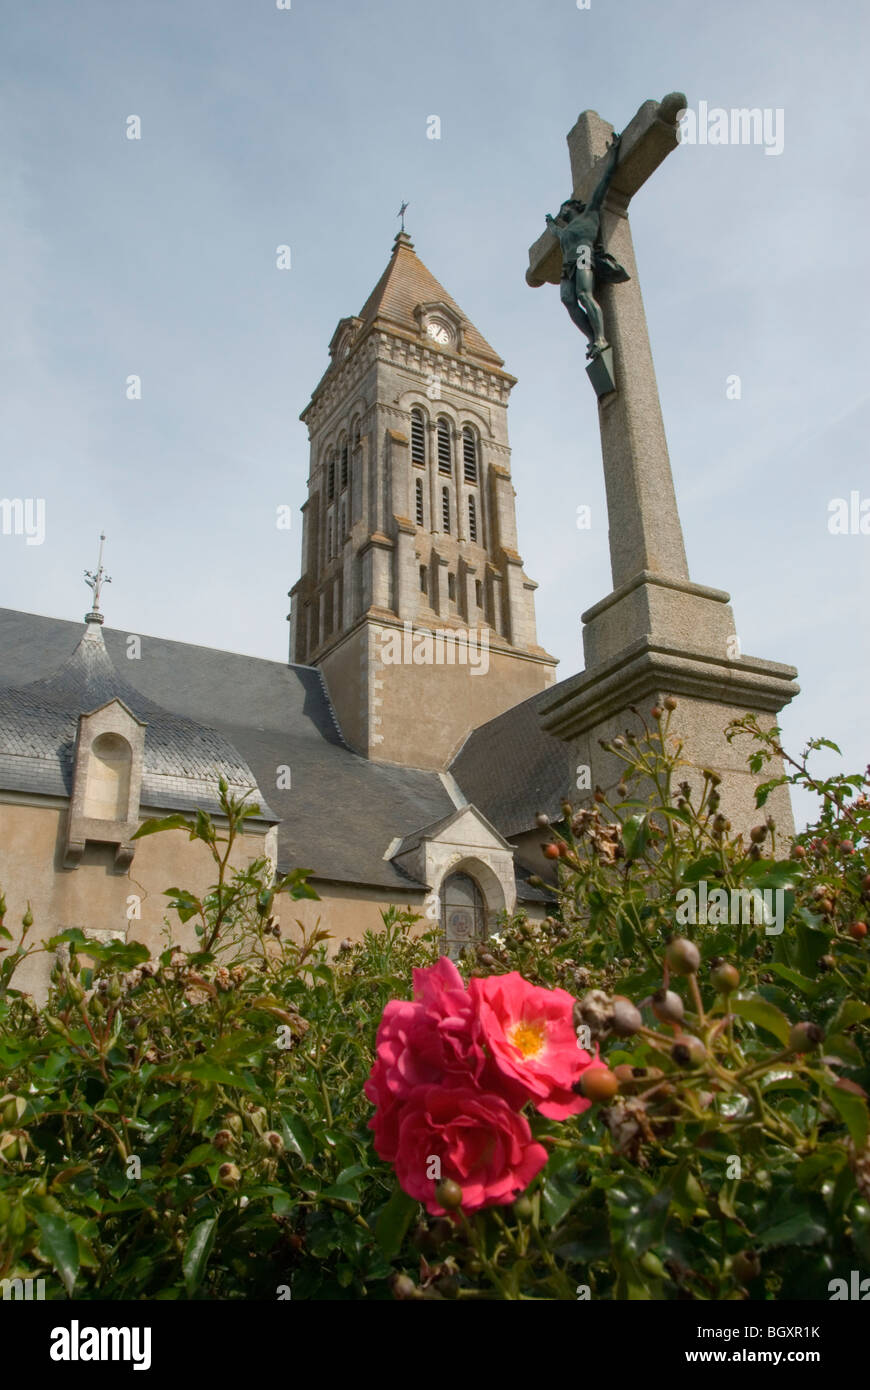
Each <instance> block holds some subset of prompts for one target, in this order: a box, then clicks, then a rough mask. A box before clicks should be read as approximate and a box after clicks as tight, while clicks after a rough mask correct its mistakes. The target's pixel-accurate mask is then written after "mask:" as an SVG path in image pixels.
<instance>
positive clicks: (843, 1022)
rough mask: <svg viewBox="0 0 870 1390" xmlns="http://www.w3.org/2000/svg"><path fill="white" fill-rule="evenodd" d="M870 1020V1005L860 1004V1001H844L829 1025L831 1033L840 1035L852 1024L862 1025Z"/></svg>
mask: <svg viewBox="0 0 870 1390" xmlns="http://www.w3.org/2000/svg"><path fill="white" fill-rule="evenodd" d="M865 1018H870V1004H862V1003H861V1000H860V999H844V1000H843V1002H842V1004H841V1005H840V1007H839V1009H838V1010H837V1012H836V1014H835V1015H834V1018H833V1019H832V1021H831V1024H830V1030H831V1032H832V1033H842V1031H843V1029H844V1028H849V1027H851V1025H852V1024H853V1023H863V1022H864V1019H865Z"/></svg>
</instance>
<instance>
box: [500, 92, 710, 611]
mask: <svg viewBox="0 0 870 1390" xmlns="http://www.w3.org/2000/svg"><path fill="white" fill-rule="evenodd" d="M685 109H686V98H685V97H684V96H683V94H682V93H681V92H672V93H671V94H670V95H669V96H666V97H665V98H664V100H663V101H661V102H657V101H646V102H644V104H643V106H641V107H640V109H639V111H638V112H637V115H636V116H635V117H634V118H633V120H632V121H631V122H630V123H629V125H628V126H627V127H626V129H625V130H624V131H623V132H622V134H621V136H616V135H615V132H614V130H613V127H612V126H610V125H609V124H608V123H607V122H606V121H603V120H602V119H601V117H600V116H599V115H598V114H597V112H595V111H584V112H583V113H582V115H580V116H579V118H578V120H577V123H576V125H575V126H574V128H573V130H571V131H570V132H569V134H568V152H569V156H570V160H571V176H572V182H573V192H572V196H571V198H570V199H568V200H567V202H566V203H563V204H562V207H561V209H560V214H559V217H558V218H548V226H547V230H546V231H545V232H544V234H543V236H541V237H539V238H538V240H537V241H536V242H535V244H534V245H533V246H532V247H530V249H529V268H528V270H527V271H526V281H527V283H528V284H529V285H531V286H532V287H534V288H536V287H538V286H540V285H544V284H546V283H548V282H549V283H550V284H560V283H561V284H562V302H563V303H564V304H565V307H566V308H567V309H568V312H569V313H570V314H571V317H572V320H573V321H574V322H575V323H576V324H577V326H578V328H580V329H581V330H582V331H583V332H584V333H585V334H586V335H587V336H588V337H589V338H590V346H589V351H588V354H587V355H588V356H589V358H590V361H589V365H588V367H587V369H586V370H587V373H588V375H589V377H590V380H591V381H592V384H593V386H594V387H595V392H596V395H597V396H598V419H599V425H600V429H601V447H602V454H603V458H604V477H605V487H606V492H607V512H608V517H609V522H610V563H611V569H612V573H613V587H614V589H615V590H617V589H619V588H620V586H621V585H623V584H626V583H627V582H629V581H630V580H632V579H633V578H635V577H636V576H637V575H638V574H640V573H643V572H647V573H652V574H656V575H667V576H668V577H669V578H670V579H673V580H678V581H687V580H688V578H689V571H688V565H687V563H686V552H685V546H684V543H683V533H682V528H681V526H680V518H679V514H678V512H677V501H676V496H675V493H674V484H673V478H672V476H671V465H670V459H669V458H668V446H667V441H666V439H665V429H664V423H663V421H662V414H661V406H660V404H659V396H658V388H657V386H656V378H655V369H654V367H653V360H652V352H651V349H650V343H649V335H648V333H647V327H646V318H645V316H644V310H643V300H642V299H641V293H640V285H639V283H638V278H637V267H636V265H635V260H634V249H633V246H632V240H631V229H630V227H629V224H628V205H629V203H630V202H631V199H632V198H633V196H634V194H635V193H636V192H637V191H638V189H639V188H641V187H642V185H643V184H644V183H646V180H647V179H648V178H649V177H650V175H651V174H652V173H654V172H655V170H656V169H657V168H658V166H659V165H660V164H661V163H662V161H663V160H664V159H665V157H666V156H667V155H668V154H670V152H671V150H673V149H676V147H677V145H678V143H679V137H678V117H679V114H680V113H681V112H682V111H684V110H685ZM567 257H571V258H572V259H571V261H570V262H569V263H568V264H566V258H567ZM581 262H582V263H581ZM574 265H576V273H574V274H573V275H572V269H573V266H574ZM566 282H567V284H566Z"/></svg>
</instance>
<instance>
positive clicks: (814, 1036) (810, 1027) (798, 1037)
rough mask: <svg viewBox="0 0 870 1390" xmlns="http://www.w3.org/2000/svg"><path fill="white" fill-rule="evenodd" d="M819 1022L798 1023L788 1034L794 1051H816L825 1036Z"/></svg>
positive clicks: (790, 1045) (789, 1042) (789, 1043)
mask: <svg viewBox="0 0 870 1390" xmlns="http://www.w3.org/2000/svg"><path fill="white" fill-rule="evenodd" d="M824 1036H825V1035H824V1033H823V1032H822V1030H821V1028H820V1027H819V1025H818V1024H817V1023H796V1024H795V1025H794V1027H793V1028H792V1030H791V1032H790V1033H789V1035H788V1045H789V1047H790V1048H791V1050H792V1052H814V1051H815V1049H816V1048H817V1047H818V1045H819V1043H820V1042H821V1041H822V1038H823V1037H824Z"/></svg>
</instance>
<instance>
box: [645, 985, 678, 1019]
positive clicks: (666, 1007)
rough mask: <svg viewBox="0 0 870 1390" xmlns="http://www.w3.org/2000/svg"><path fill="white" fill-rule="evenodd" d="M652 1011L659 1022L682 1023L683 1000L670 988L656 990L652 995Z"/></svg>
mask: <svg viewBox="0 0 870 1390" xmlns="http://www.w3.org/2000/svg"><path fill="white" fill-rule="evenodd" d="M652 1011H653V1013H654V1014H655V1016H656V1018H657V1019H658V1020H659V1022H660V1023H682V1021H683V1013H684V1009H683V1001H682V999H681V998H680V996H679V995H678V994H675V993H674V991H673V990H672V989H659V990H656V992H655V994H654V995H653V997H652Z"/></svg>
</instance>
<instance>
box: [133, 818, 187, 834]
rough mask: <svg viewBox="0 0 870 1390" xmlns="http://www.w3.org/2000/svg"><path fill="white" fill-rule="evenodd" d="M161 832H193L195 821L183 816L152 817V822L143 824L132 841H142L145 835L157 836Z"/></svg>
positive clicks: (148, 821)
mask: <svg viewBox="0 0 870 1390" xmlns="http://www.w3.org/2000/svg"><path fill="white" fill-rule="evenodd" d="M161 830H193V821H190V820H188V819H187V816H182V815H174V816H159V817H158V816H152V817H151V819H150V820H146V821H143V822H142V824H141V825H140V826H139V829H138V830H137V831H136V833H135V835H133V836H131V839H133V840H141V839H142V837H143V835H156V834H157V833H158V831H161Z"/></svg>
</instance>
